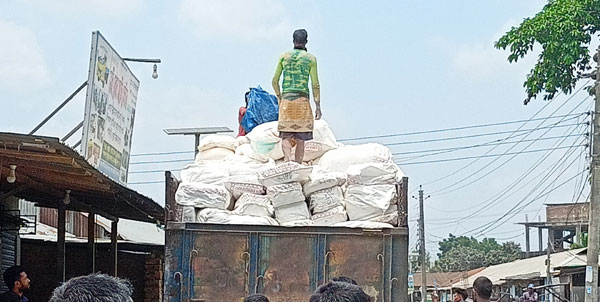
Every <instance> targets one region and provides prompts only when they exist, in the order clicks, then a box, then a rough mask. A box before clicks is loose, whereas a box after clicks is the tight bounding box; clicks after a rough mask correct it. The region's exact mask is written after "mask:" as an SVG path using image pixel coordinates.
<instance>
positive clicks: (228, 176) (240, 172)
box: [175, 135, 274, 225]
mask: <svg viewBox="0 0 600 302" xmlns="http://www.w3.org/2000/svg"><path fill="white" fill-rule="evenodd" d="M240 142H244V140H243V139H236V138H233V137H230V136H225V135H209V136H207V137H206V138H204V139H203V140H202V141H201V143H200V145H199V146H198V151H199V153H198V155H197V157H196V161H195V163H194V164H190V165H187V166H186V167H185V168H184V169H182V171H181V173H180V177H181V183H180V184H179V187H178V189H177V192H176V193H175V201H176V202H177V203H178V204H180V205H181V206H182V207H183V209H182V210H183V217H182V221H184V222H191V221H198V219H197V217H196V216H197V215H199V213H198V212H199V211H201V210H204V209H217V210H223V211H225V212H223V213H229V214H232V215H234V214H239V215H247V216H265V217H273V207H272V205H271V204H270V201H269V200H268V199H266V200H265V199H264V198H262V199H261V198H260V197H259V195H265V194H266V189H265V187H264V186H263V185H262V184H260V182H258V176H257V174H256V170H258V169H259V168H260V167H265V166H269V165H273V164H274V163H272V162H271V163H267V164H264V163H258V162H256V161H254V160H252V159H249V158H247V157H242V156H236V155H234V150H235V149H236V147H238V145H239V144H240ZM244 194H253V195H257V196H256V197H253V196H252V195H248V196H246V197H245V198H244V199H243V200H242V202H241V203H240V205H238V206H237V207H235V208H234V201H235V199H239V198H241V197H242V196H243V195H244ZM263 197H264V196H263ZM232 209H233V210H235V213H233V212H229V211H228V210H232ZM205 212H206V211H205ZM207 213H217V212H214V211H208V212H206V213H205V215H204V216H206V215H208V214H207ZM218 213H221V212H218ZM223 213H221V214H220V215H221V216H222V215H224V214H223ZM204 220H206V219H204ZM266 222H267V224H269V225H271V224H272V223H271V222H270V221H268V220H267V221H266ZM257 224H265V221H264V220H258V221H257Z"/></svg>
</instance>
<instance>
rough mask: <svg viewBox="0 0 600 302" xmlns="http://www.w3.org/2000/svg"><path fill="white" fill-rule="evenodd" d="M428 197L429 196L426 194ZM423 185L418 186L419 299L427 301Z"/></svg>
mask: <svg viewBox="0 0 600 302" xmlns="http://www.w3.org/2000/svg"><path fill="white" fill-rule="evenodd" d="M427 197H428V198H429V196H427ZM423 200H424V199H423V187H422V186H419V242H420V244H419V245H420V254H421V301H423V302H425V301H427V272H426V271H427V259H426V257H425V256H426V253H425V213H424V212H423V209H424V208H423Z"/></svg>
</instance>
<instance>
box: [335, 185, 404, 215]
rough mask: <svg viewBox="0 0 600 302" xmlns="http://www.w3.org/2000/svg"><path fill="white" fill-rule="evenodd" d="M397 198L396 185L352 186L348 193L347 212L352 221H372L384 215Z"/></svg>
mask: <svg viewBox="0 0 600 302" xmlns="http://www.w3.org/2000/svg"><path fill="white" fill-rule="evenodd" d="M395 197H396V186H395V185H374V186H363V185H350V186H348V189H347V191H346V199H345V201H346V211H347V212H348V216H349V217H350V220H370V219H373V218H375V217H378V216H382V215H384V214H385V211H386V210H387V209H388V208H389V206H390V204H391V203H392V201H394V200H395Z"/></svg>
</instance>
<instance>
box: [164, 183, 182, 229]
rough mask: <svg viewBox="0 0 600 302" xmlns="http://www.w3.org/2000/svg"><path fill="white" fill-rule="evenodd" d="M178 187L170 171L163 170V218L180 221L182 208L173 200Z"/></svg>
mask: <svg viewBox="0 0 600 302" xmlns="http://www.w3.org/2000/svg"><path fill="white" fill-rule="evenodd" d="M177 187H179V181H178V180H177V179H176V178H175V176H173V174H171V172H170V171H166V172H165V201H166V202H165V220H166V221H167V222H169V221H182V217H183V209H182V207H181V206H180V205H179V204H177V202H175V193H176V192H177Z"/></svg>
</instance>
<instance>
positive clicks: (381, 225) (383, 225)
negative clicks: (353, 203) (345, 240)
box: [333, 221, 394, 229]
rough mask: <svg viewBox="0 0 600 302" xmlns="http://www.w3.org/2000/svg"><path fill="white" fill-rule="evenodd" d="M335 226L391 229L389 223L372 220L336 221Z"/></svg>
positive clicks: (391, 226)
mask: <svg viewBox="0 0 600 302" xmlns="http://www.w3.org/2000/svg"><path fill="white" fill-rule="evenodd" d="M333 226H335V227H347V228H362V229H391V228H394V226H393V225H391V224H389V223H382V222H373V221H345V222H340V223H336V224H334V225H333Z"/></svg>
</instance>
